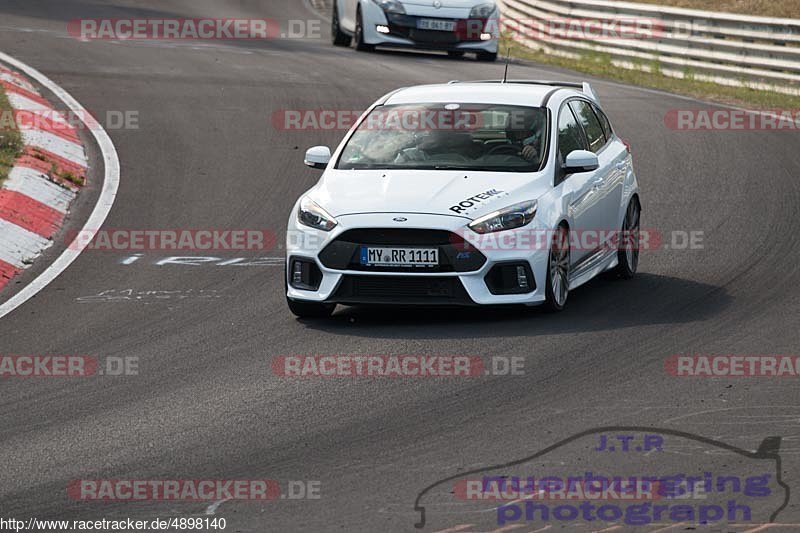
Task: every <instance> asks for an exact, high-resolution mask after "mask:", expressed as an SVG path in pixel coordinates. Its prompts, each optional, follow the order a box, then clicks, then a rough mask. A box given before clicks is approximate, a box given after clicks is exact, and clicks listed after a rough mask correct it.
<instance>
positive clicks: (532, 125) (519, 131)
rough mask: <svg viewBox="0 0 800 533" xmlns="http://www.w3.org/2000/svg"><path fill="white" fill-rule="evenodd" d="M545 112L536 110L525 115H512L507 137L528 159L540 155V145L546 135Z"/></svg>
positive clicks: (532, 159) (534, 159)
mask: <svg viewBox="0 0 800 533" xmlns="http://www.w3.org/2000/svg"><path fill="white" fill-rule="evenodd" d="M544 128H545V120H544V113H542V112H541V111H538V110H537V111H535V112H533V113H530V114H529V113H527V112H526V113H525V114H524V115H521V116H520V115H512V116H511V118H510V124H509V129H508V130H506V138H508V140H509V141H511V144H512V145H514V146H517V147H519V149H520V154H521V155H522V157H524V158H525V159H526V160H528V161H536V160H537V159H538V157H539V146H540V144H541V140H542V136H543V135H544Z"/></svg>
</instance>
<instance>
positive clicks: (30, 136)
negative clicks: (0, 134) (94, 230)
mask: <svg viewBox="0 0 800 533" xmlns="http://www.w3.org/2000/svg"><path fill="white" fill-rule="evenodd" d="M0 85H2V86H3V89H4V90H5V92H6V95H7V96H8V100H9V102H10V103H11V107H12V108H13V109H14V114H15V116H17V117H19V116H22V114H24V117H25V118H26V120H25V121H24V123H23V121H22V120H18V121H17V122H18V123H19V129H20V133H21V134H22V139H23V142H24V144H25V154H24V155H23V156H22V157H20V158H19V159H18V160H17V161H16V162H15V164H14V168H13V169H12V170H11V172H10V173H9V176H8V179H7V180H6V181H5V182H3V185H2V188H0V289H2V288H3V287H4V286H5V285H6V284H7V283H8V282H9V281H10V280H11V278H12V277H13V276H14V275H16V274H17V273H18V272H19V271H21V270H23V269H25V268H27V267H28V266H29V265H30V264H31V263H32V262H33V260H34V259H35V258H36V257H37V256H38V255H39V254H41V253H42V251H44V250H45V249H46V248H47V247H49V246H50V245H51V244H52V238H53V235H54V234H55V233H56V232H57V231H58V229H59V228H60V227H61V224H62V223H63V221H64V217H65V216H66V214H67V212H68V210H69V205H70V203H71V202H72V201H73V200H74V199H75V196H76V195H77V189H78V187H77V186H76V185H74V184H71V183H69V182H68V181H67V180H65V179H63V178H60V177H59V176H65V175H67V173H69V174H70V175H72V176H74V177H78V178H79V181H81V182H83V181H85V176H86V171H87V169H88V159H87V157H86V151H85V150H84V147H83V143H82V142H81V140H80V138H79V137H78V134H77V131H76V130H75V128H74V127H73V126H72V125H70V124H69V123H68V122H67V120H66V118H65V117H64V116H63V115H61V114H59V113H58V112H57V111H56V110H55V109H54V107H53V106H52V105H51V104H50V103H49V102H48V101H47V100H45V99H44V98H42V96H41V95H40V94H39V92H38V91H37V90H36V88H35V87H34V85H33V84H32V83H31V82H30V81H29V80H28V79H27V78H26V77H25V76H24V75H22V74H20V73H19V72H16V71H14V70H11V69H9V68H6V67H4V66H2V65H0Z"/></svg>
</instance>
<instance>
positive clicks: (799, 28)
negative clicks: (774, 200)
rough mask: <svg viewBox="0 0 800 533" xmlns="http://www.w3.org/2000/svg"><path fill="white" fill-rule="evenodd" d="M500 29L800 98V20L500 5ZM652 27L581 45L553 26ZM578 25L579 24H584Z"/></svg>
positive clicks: (552, 0) (541, 2) (537, 45)
mask: <svg viewBox="0 0 800 533" xmlns="http://www.w3.org/2000/svg"><path fill="white" fill-rule="evenodd" d="M498 3H499V4H500V8H501V12H502V16H501V23H500V27H501V29H504V28H505V29H507V30H508V31H509V32H510V33H511V34H512V37H513V38H514V39H515V40H516V41H518V42H520V43H521V44H524V45H526V46H528V47H530V48H534V49H538V50H541V51H543V52H545V53H548V54H554V55H560V56H565V57H571V58H573V59H586V58H587V57H591V56H601V57H605V58H608V59H610V61H611V62H612V63H613V64H614V65H616V66H619V67H623V68H629V69H640V70H645V71H653V70H655V69H657V70H658V71H659V72H661V73H663V74H665V75H668V76H673V77H677V78H684V77H692V78H694V79H697V80H703V81H710V82H714V83H718V84H722V85H731V86H738V87H752V88H755V89H761V90H771V91H776V92H781V93H786V94H795V95H800V20H794V19H782V18H768V17H750V16H745V15H737V14H731V13H712V12H706V11H696V10H690V9H681V8H668V7H664V6H658V5H650V4H636V3H631V2H618V1H611V0H499V1H498ZM620 20H627V21H647V20H649V21H652V22H653V23H654V24H653V32H652V33H651V34H650V35H648V36H641V35H639V36H635V37H634V38H624V37H619V36H617V37H614V38H607V37H606V38H594V37H596V35H594V34H591V32H587V33H585V34H583V35H582V37H581V38H564V37H569V36H570V35H569V32H564V31H560V30H559V29H558V28H556V29H555V30H554V24H553V22H554V21H561V22H562V23H563V22H564V21H594V22H607V23H608V24H613V23H614V22H615V21H620ZM578 25H580V23H578Z"/></svg>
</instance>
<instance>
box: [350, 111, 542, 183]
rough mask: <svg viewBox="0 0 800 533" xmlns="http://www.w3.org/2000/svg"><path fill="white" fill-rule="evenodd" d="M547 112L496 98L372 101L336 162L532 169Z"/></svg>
mask: <svg viewBox="0 0 800 533" xmlns="http://www.w3.org/2000/svg"><path fill="white" fill-rule="evenodd" d="M547 116H548V115H547V110H546V109H544V108H540V107H523V106H509V105H499V104H414V105H393V106H378V107H376V108H375V109H373V110H372V112H371V113H370V114H369V115H367V117H365V119H364V120H363V121H362V122H361V124H360V125H359V126H358V129H357V130H356V131H355V132H354V133H353V135H352V136H351V137H350V139H349V140H348V141H347V144H346V145H345V147H344V150H343V151H342V154H341V156H340V157H339V160H338V162H337V165H336V168H338V169H343V170H365V169H414V170H481V171H495V172H536V171H538V170H540V169H541V168H542V165H543V163H544V158H545V150H546V143H547Z"/></svg>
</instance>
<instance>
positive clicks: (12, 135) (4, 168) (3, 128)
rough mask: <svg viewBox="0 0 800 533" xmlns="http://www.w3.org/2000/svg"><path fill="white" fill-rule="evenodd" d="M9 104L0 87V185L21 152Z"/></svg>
mask: <svg viewBox="0 0 800 533" xmlns="http://www.w3.org/2000/svg"><path fill="white" fill-rule="evenodd" d="M12 113H13V111H12V109H11V104H9V103H8V97H7V96H6V92H5V90H3V88H2V87H0V185H2V183H3V181H4V180H5V179H6V178H7V177H8V173H9V172H10V171H11V168H12V167H13V166H14V161H16V159H17V157H19V155H20V154H22V148H23V145H22V135H20V133H19V129H17V126H16V124H15V123H14V121H13V120H12V116H13V115H12Z"/></svg>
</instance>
